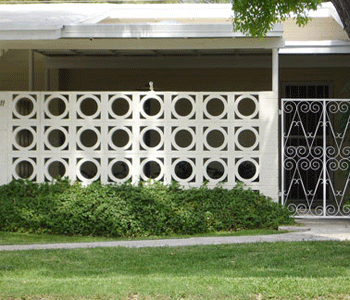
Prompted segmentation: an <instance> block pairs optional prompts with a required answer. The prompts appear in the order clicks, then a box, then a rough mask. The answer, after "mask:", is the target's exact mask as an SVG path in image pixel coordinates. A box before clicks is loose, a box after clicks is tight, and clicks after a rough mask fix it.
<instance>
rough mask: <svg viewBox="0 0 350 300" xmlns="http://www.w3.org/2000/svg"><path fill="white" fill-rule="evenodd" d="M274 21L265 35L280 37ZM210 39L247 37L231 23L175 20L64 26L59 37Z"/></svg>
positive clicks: (281, 33)
mask: <svg viewBox="0 0 350 300" xmlns="http://www.w3.org/2000/svg"><path fill="white" fill-rule="evenodd" d="M282 35H283V25H281V24H278V25H276V26H275V28H274V29H273V30H271V31H269V32H268V33H267V36H266V37H282ZM206 37H207V38H214V37H227V38H234V37H240V38H243V37H247V36H246V35H244V34H241V33H239V32H234V31H233V26H232V24H231V23H221V24H220V23H201V24H184V23H178V22H160V23H134V24H96V25H70V26H65V27H64V29H63V31H62V38H206Z"/></svg>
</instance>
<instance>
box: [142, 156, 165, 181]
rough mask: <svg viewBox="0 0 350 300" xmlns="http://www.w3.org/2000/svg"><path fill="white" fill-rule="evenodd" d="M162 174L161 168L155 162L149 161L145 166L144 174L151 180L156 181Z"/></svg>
mask: <svg viewBox="0 0 350 300" xmlns="http://www.w3.org/2000/svg"><path fill="white" fill-rule="evenodd" d="M160 173H161V166H160V164H159V163H158V162H156V161H154V160H150V161H147V162H146V163H145V164H144V166H143V174H144V175H145V176H146V177H147V178H149V179H156V178H158V177H159V175H160Z"/></svg>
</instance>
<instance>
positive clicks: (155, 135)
mask: <svg viewBox="0 0 350 300" xmlns="http://www.w3.org/2000/svg"><path fill="white" fill-rule="evenodd" d="M143 142H144V143H145V145H146V146H147V147H150V148H154V147H157V146H158V145H159V144H160V142H161V136H160V133H159V132H158V131H157V130H154V129H149V130H146V131H145V132H144V134H143Z"/></svg>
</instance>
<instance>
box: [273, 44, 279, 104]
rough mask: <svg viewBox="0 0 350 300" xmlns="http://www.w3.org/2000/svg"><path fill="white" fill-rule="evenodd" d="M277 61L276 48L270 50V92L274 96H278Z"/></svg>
mask: <svg viewBox="0 0 350 300" xmlns="http://www.w3.org/2000/svg"><path fill="white" fill-rule="evenodd" d="M278 90H279V60H278V48H273V49H272V91H273V92H274V93H275V95H276V96H277V98H278V96H279V94H278Z"/></svg>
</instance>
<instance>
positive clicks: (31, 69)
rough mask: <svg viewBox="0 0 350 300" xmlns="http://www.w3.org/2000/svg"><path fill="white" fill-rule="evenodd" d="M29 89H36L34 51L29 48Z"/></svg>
mask: <svg viewBox="0 0 350 300" xmlns="http://www.w3.org/2000/svg"><path fill="white" fill-rule="evenodd" d="M28 90H29V91H33V90H34V51H33V50H29V61H28Z"/></svg>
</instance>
